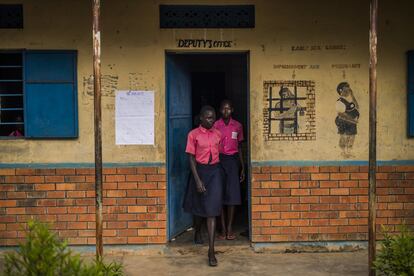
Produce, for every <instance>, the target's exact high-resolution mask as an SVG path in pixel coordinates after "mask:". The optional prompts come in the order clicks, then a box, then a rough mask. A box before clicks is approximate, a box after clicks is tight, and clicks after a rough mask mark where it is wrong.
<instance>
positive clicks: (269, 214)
mask: <svg viewBox="0 0 414 276" xmlns="http://www.w3.org/2000/svg"><path fill="white" fill-rule="evenodd" d="M261 217H262V219H266V220H271V219H280V212H263V213H262V215H261Z"/></svg>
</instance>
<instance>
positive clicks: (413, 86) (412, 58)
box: [407, 51, 414, 137]
mask: <svg viewBox="0 0 414 276" xmlns="http://www.w3.org/2000/svg"><path fill="white" fill-rule="evenodd" d="M407 76H408V77H407V79H408V84H407V87H408V97H407V101H408V135H409V136H411V137H413V136H414V51H409V52H408V72H407Z"/></svg>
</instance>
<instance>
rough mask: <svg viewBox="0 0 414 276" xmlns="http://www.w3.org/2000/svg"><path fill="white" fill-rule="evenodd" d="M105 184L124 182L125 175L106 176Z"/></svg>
mask: <svg viewBox="0 0 414 276" xmlns="http://www.w3.org/2000/svg"><path fill="white" fill-rule="evenodd" d="M105 182H125V175H106V176H105Z"/></svg>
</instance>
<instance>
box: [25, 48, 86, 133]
mask: <svg viewBox="0 0 414 276" xmlns="http://www.w3.org/2000/svg"><path fill="white" fill-rule="evenodd" d="M24 69H25V86H24V112H25V134H26V135H25V136H26V137H28V138H76V137H78V107H77V105H78V99H77V78H76V52H75V51H27V52H26V53H25V63H24Z"/></svg>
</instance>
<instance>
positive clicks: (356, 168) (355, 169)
mask: <svg viewBox="0 0 414 276" xmlns="http://www.w3.org/2000/svg"><path fill="white" fill-rule="evenodd" d="M339 171H340V172H359V166H343V167H340V168H339Z"/></svg>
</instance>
